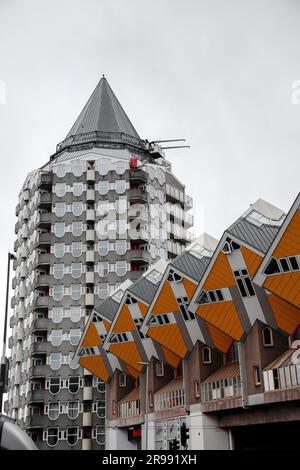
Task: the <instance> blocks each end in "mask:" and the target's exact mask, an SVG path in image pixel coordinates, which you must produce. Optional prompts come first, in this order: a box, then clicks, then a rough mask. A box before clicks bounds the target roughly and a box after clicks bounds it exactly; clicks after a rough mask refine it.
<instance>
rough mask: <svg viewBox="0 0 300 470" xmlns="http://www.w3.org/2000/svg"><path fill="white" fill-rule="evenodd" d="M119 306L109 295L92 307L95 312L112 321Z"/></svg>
mask: <svg viewBox="0 0 300 470" xmlns="http://www.w3.org/2000/svg"><path fill="white" fill-rule="evenodd" d="M118 308H119V304H118V302H116V301H115V300H114V299H112V298H111V297H108V298H107V299H105V300H103V301H102V302H100V303H99V304H97V305H96V306H95V308H94V310H95V312H97V313H99V314H100V315H102V316H103V317H105V318H107V320H109V321H113V319H114V317H115V315H116V313H117V311H118Z"/></svg>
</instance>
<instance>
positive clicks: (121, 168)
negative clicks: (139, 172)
mask: <svg viewBox="0 0 300 470" xmlns="http://www.w3.org/2000/svg"><path fill="white" fill-rule="evenodd" d="M115 170H116V173H117V174H118V175H123V173H125V171H126V162H124V161H123V160H119V161H117V162H116V164H115Z"/></svg>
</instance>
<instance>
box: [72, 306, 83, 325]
mask: <svg viewBox="0 0 300 470" xmlns="http://www.w3.org/2000/svg"><path fill="white" fill-rule="evenodd" d="M70 318H71V321H72V322H73V323H77V322H79V321H80V318H81V307H79V306H77V305H76V306H75V305H72V306H71V308H70Z"/></svg>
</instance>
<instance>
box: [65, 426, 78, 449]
mask: <svg viewBox="0 0 300 470" xmlns="http://www.w3.org/2000/svg"><path fill="white" fill-rule="evenodd" d="M78 439H79V428H78V427H74V428H73V427H72V428H71V427H70V428H67V443H68V444H69V446H71V447H72V446H75V445H76V444H77V442H78Z"/></svg>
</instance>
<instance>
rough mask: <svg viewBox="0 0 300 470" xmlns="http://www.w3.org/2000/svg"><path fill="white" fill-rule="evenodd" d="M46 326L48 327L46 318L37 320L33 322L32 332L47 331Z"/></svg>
mask: <svg viewBox="0 0 300 470" xmlns="http://www.w3.org/2000/svg"><path fill="white" fill-rule="evenodd" d="M48 325H49V320H48V318H37V319H36V320H34V322H33V325H32V329H33V331H35V330H47V328H48Z"/></svg>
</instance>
